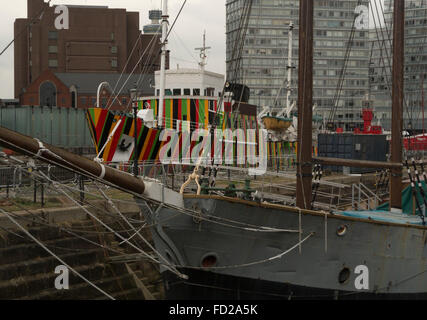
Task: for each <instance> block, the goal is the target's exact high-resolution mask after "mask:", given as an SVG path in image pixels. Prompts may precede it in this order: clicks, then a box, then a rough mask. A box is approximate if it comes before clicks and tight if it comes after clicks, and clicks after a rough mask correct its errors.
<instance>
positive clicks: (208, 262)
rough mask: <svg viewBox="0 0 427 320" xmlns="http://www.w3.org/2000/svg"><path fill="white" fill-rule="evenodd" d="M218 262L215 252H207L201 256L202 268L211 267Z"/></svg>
mask: <svg viewBox="0 0 427 320" xmlns="http://www.w3.org/2000/svg"><path fill="white" fill-rule="evenodd" d="M217 263H218V256H217V255H216V254H215V253H209V254H207V255H205V256H204V257H203V258H202V262H201V266H202V267H203V268H213V267H215V266H216V265H217Z"/></svg>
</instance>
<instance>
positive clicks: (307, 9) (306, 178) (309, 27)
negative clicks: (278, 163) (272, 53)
mask: <svg viewBox="0 0 427 320" xmlns="http://www.w3.org/2000/svg"><path fill="white" fill-rule="evenodd" d="M298 72H299V76H298V155H297V159H298V160H297V163H298V164H297V202H296V204H297V207H298V208H300V209H310V208H311V200H312V194H311V190H312V179H313V175H312V166H313V165H312V144H313V141H312V140H313V138H312V134H313V132H312V126H313V122H312V117H313V0H300V17H299V70H298Z"/></svg>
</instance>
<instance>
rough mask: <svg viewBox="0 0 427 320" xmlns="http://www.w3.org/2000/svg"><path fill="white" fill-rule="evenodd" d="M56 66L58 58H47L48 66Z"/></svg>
mask: <svg viewBox="0 0 427 320" xmlns="http://www.w3.org/2000/svg"><path fill="white" fill-rule="evenodd" d="M57 67H58V60H56V59H50V60H49V68H57Z"/></svg>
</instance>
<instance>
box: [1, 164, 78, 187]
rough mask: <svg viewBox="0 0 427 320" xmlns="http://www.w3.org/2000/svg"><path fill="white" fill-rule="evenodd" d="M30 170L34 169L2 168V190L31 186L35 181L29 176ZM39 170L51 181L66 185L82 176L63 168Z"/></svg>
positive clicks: (40, 167)
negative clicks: (65, 183)
mask: <svg viewBox="0 0 427 320" xmlns="http://www.w3.org/2000/svg"><path fill="white" fill-rule="evenodd" d="M30 170H33V168H30V167H25V166H18V165H17V166H4V167H0V188H19V187H23V186H30V185H31V184H32V183H33V181H34V180H33V179H32V178H31V175H30V174H29V171H30ZM37 170H40V171H41V172H43V173H44V174H46V175H47V176H48V177H49V178H50V179H52V180H54V181H58V182H63V183H64V182H69V181H77V180H78V179H80V175H78V174H75V173H73V172H71V171H68V170H66V169H63V168H61V167H55V166H49V165H43V166H37Z"/></svg>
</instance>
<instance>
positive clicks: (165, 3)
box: [157, 0, 169, 128]
mask: <svg viewBox="0 0 427 320" xmlns="http://www.w3.org/2000/svg"><path fill="white" fill-rule="evenodd" d="M168 26H169V15H168V0H163V8H162V40H161V41H162V53H161V58H160V94H159V108H158V109H159V112H158V120H157V126H158V127H160V128H161V127H163V105H164V100H165V87H166V54H167V35H168Z"/></svg>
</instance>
